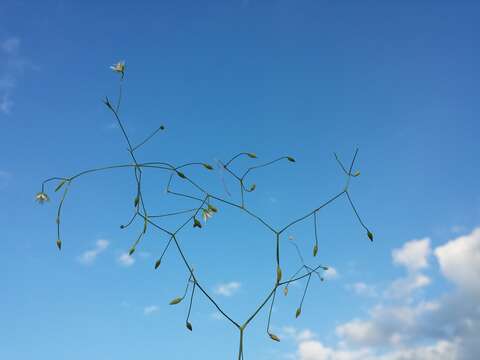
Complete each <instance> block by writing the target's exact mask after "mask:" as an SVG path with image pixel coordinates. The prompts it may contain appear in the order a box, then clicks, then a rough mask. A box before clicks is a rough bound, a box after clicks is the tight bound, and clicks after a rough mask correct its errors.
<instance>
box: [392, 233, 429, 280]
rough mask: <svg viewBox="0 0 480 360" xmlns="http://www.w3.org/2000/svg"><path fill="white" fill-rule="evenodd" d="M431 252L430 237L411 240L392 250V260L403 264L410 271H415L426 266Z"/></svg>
mask: <svg viewBox="0 0 480 360" xmlns="http://www.w3.org/2000/svg"><path fill="white" fill-rule="evenodd" d="M430 253H431V249H430V239H429V238H424V239H420V240H411V241H409V242H407V243H405V245H403V246H402V247H401V248H400V249H394V250H393V252H392V257H393V262H394V263H395V264H397V265H403V266H405V267H406V268H407V269H408V270H409V271H410V272H416V271H418V270H421V269H424V268H426V267H427V266H428V257H429V255H430Z"/></svg>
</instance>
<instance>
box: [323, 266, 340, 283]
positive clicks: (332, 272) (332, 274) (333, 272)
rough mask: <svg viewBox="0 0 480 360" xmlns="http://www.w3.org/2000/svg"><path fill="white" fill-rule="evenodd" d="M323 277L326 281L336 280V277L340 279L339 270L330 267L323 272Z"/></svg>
mask: <svg viewBox="0 0 480 360" xmlns="http://www.w3.org/2000/svg"><path fill="white" fill-rule="evenodd" d="M323 276H324V277H325V279H329V280H332V279H335V278H336V277H338V272H337V269H335V268H334V267H331V266H330V267H329V268H328V270H325V271H324V272H323Z"/></svg>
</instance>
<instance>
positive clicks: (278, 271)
mask: <svg viewBox="0 0 480 360" xmlns="http://www.w3.org/2000/svg"><path fill="white" fill-rule="evenodd" d="M281 280H282V269H281V268H280V266H277V283H279V282H280V281H281Z"/></svg>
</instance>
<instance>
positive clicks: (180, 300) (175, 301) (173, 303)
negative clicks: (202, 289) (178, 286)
mask: <svg viewBox="0 0 480 360" xmlns="http://www.w3.org/2000/svg"><path fill="white" fill-rule="evenodd" d="M182 300H183V298H181V297H177V298H175V299H173V300H172V301H170V305H177V304H180V303H181V302H182Z"/></svg>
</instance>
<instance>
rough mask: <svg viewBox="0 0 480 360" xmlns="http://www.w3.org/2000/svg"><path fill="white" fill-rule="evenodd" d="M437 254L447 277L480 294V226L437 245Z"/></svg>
mask: <svg viewBox="0 0 480 360" xmlns="http://www.w3.org/2000/svg"><path fill="white" fill-rule="evenodd" d="M435 256H436V257H437V259H438V262H439V264H440V269H441V271H442V274H443V275H444V276H445V277H446V278H447V279H449V280H450V281H452V282H454V283H455V284H457V285H458V286H459V287H460V289H462V290H464V291H467V292H470V293H473V294H475V295H479V296H480V281H479V279H480V228H477V229H476V230H474V231H473V232H472V233H471V234H469V235H465V236H460V237H459V238H457V239H454V240H451V241H449V242H448V243H446V244H445V245H443V246H439V247H437V248H436V249H435Z"/></svg>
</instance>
